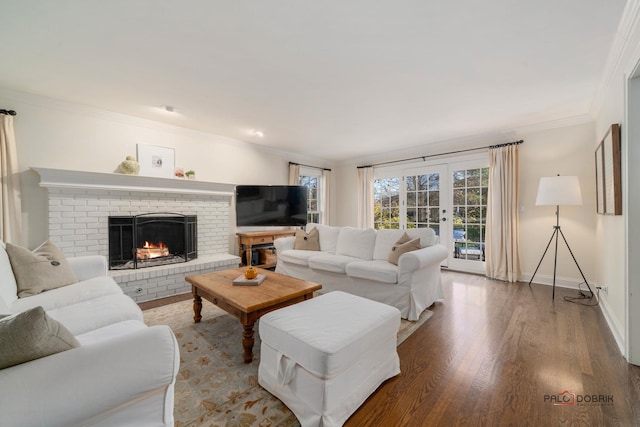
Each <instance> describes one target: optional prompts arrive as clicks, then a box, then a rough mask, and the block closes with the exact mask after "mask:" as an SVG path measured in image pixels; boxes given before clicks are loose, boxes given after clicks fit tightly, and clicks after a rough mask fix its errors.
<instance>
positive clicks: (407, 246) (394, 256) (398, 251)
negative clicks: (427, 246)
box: [388, 233, 421, 265]
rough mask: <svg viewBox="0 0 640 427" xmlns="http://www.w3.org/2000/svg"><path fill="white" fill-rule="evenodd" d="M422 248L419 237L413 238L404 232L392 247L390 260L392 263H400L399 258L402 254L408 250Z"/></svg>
mask: <svg viewBox="0 0 640 427" xmlns="http://www.w3.org/2000/svg"><path fill="white" fill-rule="evenodd" d="M420 248H421V246H420V238H419V237H418V238H416V239H413V240H411V237H409V235H407V233H404V234H403V235H402V236H401V237H400V238H399V239H398V241H396V243H394V245H393V247H392V248H391V253H389V258H388V261H389V262H390V263H391V264H395V265H398V259H400V255H402V254H405V253H407V252H411V251H416V250H418V249H420Z"/></svg>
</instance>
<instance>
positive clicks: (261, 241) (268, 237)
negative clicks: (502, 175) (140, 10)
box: [236, 230, 296, 268]
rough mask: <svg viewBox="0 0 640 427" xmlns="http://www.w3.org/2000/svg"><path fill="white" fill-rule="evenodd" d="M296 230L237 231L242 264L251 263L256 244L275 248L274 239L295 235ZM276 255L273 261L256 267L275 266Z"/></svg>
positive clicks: (261, 246)
mask: <svg viewBox="0 0 640 427" xmlns="http://www.w3.org/2000/svg"><path fill="white" fill-rule="evenodd" d="M295 234H296V230H277V231H254V232H250V233H236V236H238V252H239V255H240V259H241V260H242V262H243V264H242V265H251V254H252V252H253V247H254V246H259V247H260V248H273V241H274V240H276V239H278V238H280V237H287V236H295ZM275 265H276V261H275V257H274V258H273V261H272V262H269V263H265V264H256V265H255V267H261V268H271V267H275Z"/></svg>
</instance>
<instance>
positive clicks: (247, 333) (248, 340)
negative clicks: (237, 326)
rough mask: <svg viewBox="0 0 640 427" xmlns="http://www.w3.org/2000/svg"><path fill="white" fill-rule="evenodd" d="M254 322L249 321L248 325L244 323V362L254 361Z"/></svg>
mask: <svg viewBox="0 0 640 427" xmlns="http://www.w3.org/2000/svg"><path fill="white" fill-rule="evenodd" d="M254 324H255V321H254V322H249V323H247V324H246V325H245V324H243V325H242V326H243V328H244V330H243V331H242V347H243V348H244V353H243V355H242V357H243V358H244V363H251V362H252V361H253V343H254V341H255V340H254V339H253V326H254Z"/></svg>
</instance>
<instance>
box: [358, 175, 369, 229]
mask: <svg viewBox="0 0 640 427" xmlns="http://www.w3.org/2000/svg"><path fill="white" fill-rule="evenodd" d="M358 227H360V228H372V227H373V167H366V168H358Z"/></svg>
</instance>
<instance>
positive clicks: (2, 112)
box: [0, 110, 18, 116]
mask: <svg viewBox="0 0 640 427" xmlns="http://www.w3.org/2000/svg"><path fill="white" fill-rule="evenodd" d="M0 114H8V115H10V116H15V115H16V114H18V113H16V112H15V111H13V110H0Z"/></svg>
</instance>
